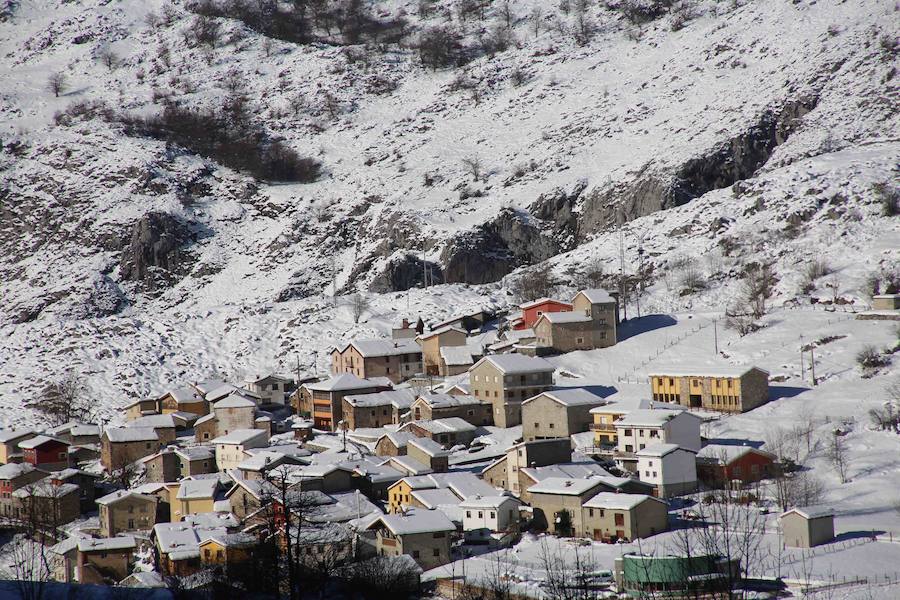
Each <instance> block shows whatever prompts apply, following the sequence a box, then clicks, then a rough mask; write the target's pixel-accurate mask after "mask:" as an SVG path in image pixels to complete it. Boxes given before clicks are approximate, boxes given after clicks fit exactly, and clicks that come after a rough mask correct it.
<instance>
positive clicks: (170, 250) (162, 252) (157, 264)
mask: <svg viewBox="0 0 900 600" xmlns="http://www.w3.org/2000/svg"><path fill="white" fill-rule="evenodd" d="M189 239H190V234H189V232H188V228H187V227H186V226H185V225H184V223H182V222H181V221H179V220H178V219H177V218H176V217H175V216H173V215H170V214H167V213H159V212H151V213H147V214H146V215H144V216H143V217H141V218H140V220H138V221H137V222H136V223H135V224H134V227H133V228H132V231H131V243H130V244H129V246H128V247H127V248H126V249H125V250H124V252H123V254H122V278H123V279H130V280H132V281H143V282H145V283H151V282H156V281H157V279H158V278H157V277H154V276H153V275H154V274H156V273H158V272H159V271H163V272H164V273H163V275H167V276H166V277H163V279H165V280H171V279H172V278H173V277H174V276H176V275H178V274H180V273H183V272H184V271H185V270H186V267H187V266H188V264H187V263H188V256H187V253H186V252H184V250H183V249H182V246H183V245H184V244H185V243H186V242H187V241H188V240H189Z"/></svg>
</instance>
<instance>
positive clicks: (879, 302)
mask: <svg viewBox="0 0 900 600" xmlns="http://www.w3.org/2000/svg"><path fill="white" fill-rule="evenodd" d="M872 310H900V294H878V295H876V296H873V297H872Z"/></svg>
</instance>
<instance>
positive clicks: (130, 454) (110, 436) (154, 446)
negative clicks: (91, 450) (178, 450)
mask: <svg viewBox="0 0 900 600" xmlns="http://www.w3.org/2000/svg"><path fill="white" fill-rule="evenodd" d="M161 445H162V444H161V443H160V440H159V436H158V435H157V434H156V431H155V430H153V429H151V428H149V427H110V428H108V429H107V430H106V431H104V432H103V436H102V437H101V438H100V463H101V464H102V465H103V468H104V469H106V470H107V472H112V471H115V470H118V469H121V468H122V467H124V466H126V465H130V464H131V463H133V462H135V461H137V460H140V459H142V458H144V457H145V456H150V455H151V454H154V453H156V452H158V451H159V448H160V446H161Z"/></svg>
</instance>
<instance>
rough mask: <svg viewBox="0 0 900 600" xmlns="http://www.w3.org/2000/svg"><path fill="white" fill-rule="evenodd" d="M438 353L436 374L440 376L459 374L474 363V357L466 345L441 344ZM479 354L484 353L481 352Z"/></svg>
mask: <svg viewBox="0 0 900 600" xmlns="http://www.w3.org/2000/svg"><path fill="white" fill-rule="evenodd" d="M439 354H440V359H441V364H440V365H439V366H438V374H439V375H440V376H441V377H452V376H453V375H461V374H462V373H465V372H466V371H468V370H469V367H471V366H472V365H473V364H475V357H474V356H473V355H472V350H471V348H469V347H468V346H443V347H441V349H440V350H439ZM481 354H482V356H483V355H484V353H483V352H482V353H481ZM479 358H480V357H479Z"/></svg>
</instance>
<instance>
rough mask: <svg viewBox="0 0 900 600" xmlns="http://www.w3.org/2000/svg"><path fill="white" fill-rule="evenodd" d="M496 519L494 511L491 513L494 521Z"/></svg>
mask: <svg viewBox="0 0 900 600" xmlns="http://www.w3.org/2000/svg"><path fill="white" fill-rule="evenodd" d="M496 517H497V515H495V514H494V511H491V518H492V519H494V518H496Z"/></svg>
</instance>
